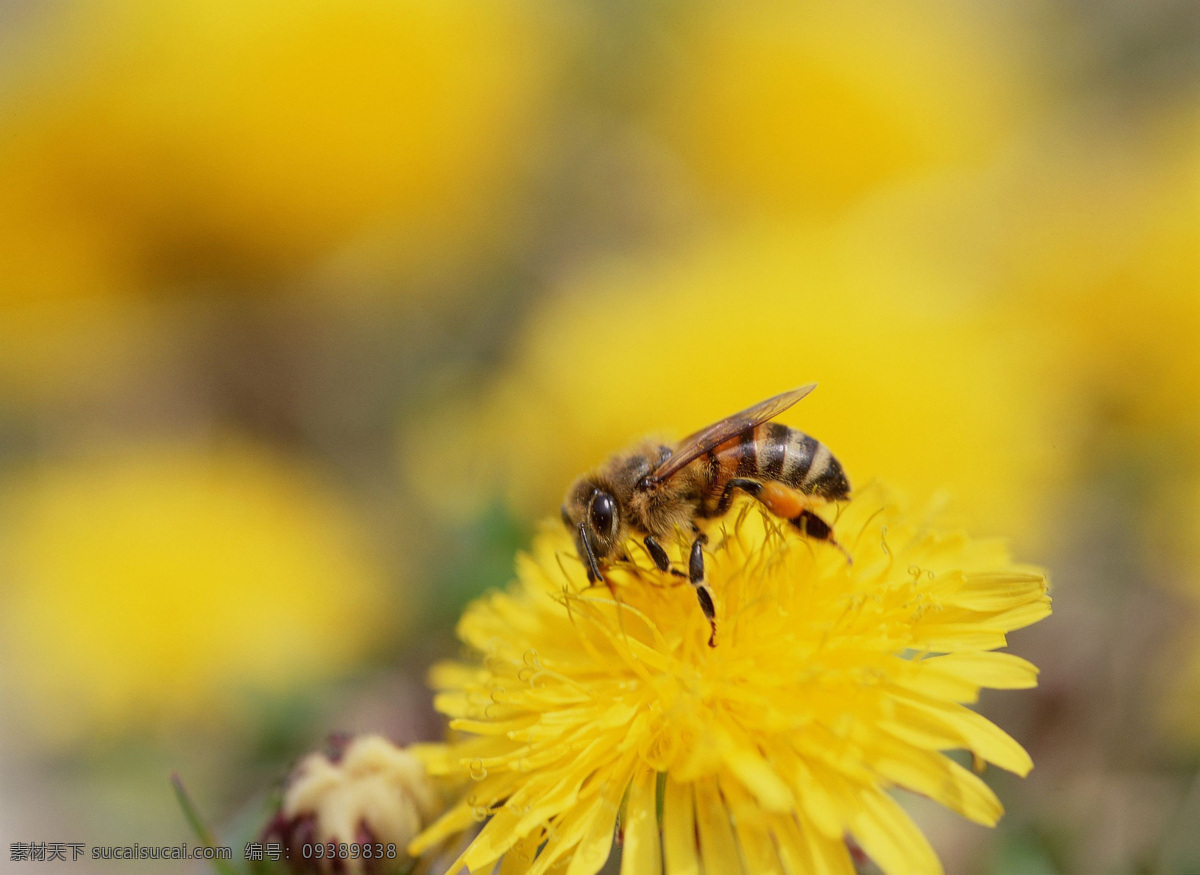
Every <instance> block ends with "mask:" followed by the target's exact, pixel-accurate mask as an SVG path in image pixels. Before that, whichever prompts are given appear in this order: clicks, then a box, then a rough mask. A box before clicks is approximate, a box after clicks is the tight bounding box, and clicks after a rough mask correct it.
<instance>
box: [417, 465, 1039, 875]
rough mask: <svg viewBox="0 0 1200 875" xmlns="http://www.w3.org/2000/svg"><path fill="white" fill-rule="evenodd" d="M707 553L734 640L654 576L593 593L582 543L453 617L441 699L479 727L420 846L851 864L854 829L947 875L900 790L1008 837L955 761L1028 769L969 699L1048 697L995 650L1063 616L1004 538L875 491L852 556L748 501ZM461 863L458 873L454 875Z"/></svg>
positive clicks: (988, 795)
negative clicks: (455, 797) (982, 536)
mask: <svg viewBox="0 0 1200 875" xmlns="http://www.w3.org/2000/svg"><path fill="white" fill-rule="evenodd" d="M726 520H727V521H726V523H725V524H724V525H722V526H721V527H720V529H719V530H718V531H714V532H713V533H712V534H713V538H712V549H711V555H710V556H709V557H708V558H707V566H706V567H707V568H708V573H709V580H710V582H711V584H712V586H713V588H714V591H715V594H716V599H717V617H718V623H719V624H720V627H721V640H720V642H719V644H718V646H717V647H716V648H711V647H709V646H708V625H707V622H706V621H705V619H704V617H703V616H702V614H701V611H700V610H699V608H698V606H697V604H696V599H695V596H694V595H693V593H692V591H691V589H690V587H688V586H686V585H683V586H679V585H676V581H677V578H673V577H671V576H670V575H667V574H662V573H659V572H657V571H655V570H653V566H652V565H650V564H649V563H648V562H646V564H644V565H643V564H639V565H637V566H634V567H627V568H623V569H622V568H614V569H612V570H611V572H610V573H611V577H612V579H613V582H614V584H615V594H616V597H615V598H614V595H613V594H610V592H609V591H608V590H607V589H605V588H604V587H593V588H588V586H587V582H586V577H585V572H584V569H583V568H582V567H581V565H580V563H579V562H578V561H577V560H576V559H575V558H574V552H573V547H572V544H571V541H570V538H569V537H568V536H567V535H566V533H564V532H553V533H547V534H545V535H543V536H542V537H541V538H540V539H539V540H538V541H537V542H536V545H535V548H534V551H533V553H532V555H527V556H522V557H521V558H520V560H519V562H518V578H519V579H518V582H517V583H516V584H515V585H514V586H513V587H512V588H510V589H509V590H508V591H507V592H501V593H493V594H491V595H489V596H486V597H484V598H483V599H480V600H479V601H477V602H476V603H475V604H473V605H472V606H471V607H470V608H469V609H468V610H467V612H466V614H465V615H464V617H463V618H462V621H461V623H460V625H459V635H460V637H461V638H462V639H463V640H464V641H465V642H466V643H467V644H469V645H470V646H471V647H473V648H474V649H475V650H476V651H478V653H479V654H480V659H478V660H476V661H473V662H469V663H452V664H446V665H442V666H439V667H438V668H437V669H435V671H434V674H433V683H434V685H435V686H436V687H437V688H438V689H439V690H440V693H439V694H438V696H437V700H436V703H437V706H438V708H439V709H440V710H442V711H443V712H444V713H445V714H447V715H449V716H450V717H451V718H452V720H451V724H450V725H451V727H452V728H453V729H455V730H458V731H461V732H463V733H468V735H466V736H465V737H464V739H463V740H461V741H455V742H453V743H452V744H450V745H449V746H448V748H447V749H446V750H445V751H444V752H443V753H442V755H441V756H440V757H437V758H433V759H431V760H430V768H431V769H432V770H433V771H434V772H435V773H456V774H462V775H468V774H469V776H470V778H471V779H472V781H471V783H470V785H469V786H468V788H467V791H466V793H465V795H464V796H463V797H462V798H461V799H460V800H459V801H458V802H457V804H456V805H454V806H453V807H452V808H450V809H449V810H448V811H447V813H446V814H445V815H444V816H443V817H442V818H441V819H440V820H439V821H438V822H437V823H436V824H435V825H433V826H432V827H431V828H430V829H428V830H427V831H426V832H424V833H423V834H422V835H421V836H420V837H419V838H418V839H417V840H416V841H415V842H414V843H413V845H411V846H410V851H414V852H419V851H420V850H421V849H423V848H425V847H427V846H430V845H431V844H433V843H435V842H437V841H439V840H441V839H443V838H444V837H446V836H447V835H451V834H453V833H455V832H456V831H459V830H462V829H464V828H466V827H468V826H469V825H471V823H472V822H473V821H474V820H485V819H486V820H487V823H486V825H485V826H484V827H483V828H482V830H481V831H480V832H479V834H478V835H477V836H476V837H475V839H474V840H473V841H472V843H471V844H470V846H469V847H468V848H467V849H466V850H465V852H464V853H463V854H462V856H461V859H460V861H459V862H460V863H461V864H462V865H465V866H467V867H468V868H469V869H470V870H471V871H473V872H478V871H488V870H489V867H491V866H492V865H493V864H495V863H496V862H497V861H498V860H502V861H503V864H502V867H501V871H502V872H529V873H531V875H536V873H540V872H558V871H566V872H568V873H570V875H580V873H593V872H596V871H597V870H598V869H600V867H601V866H602V865H604V863H605V861H606V860H607V858H608V857H609V854H610V852H611V845H612V837H613V833H614V829H615V828H616V827H617V824H618V822H619V823H620V829H621V831H622V833H623V859H622V869H621V871H622V872H623V873H638V875H642V873H653V872H660V871H665V872H667V873H683V872H698V871H701V870H700V868H699V867H700V865H701V864H703V870H704V871H707V872H720V873H738V872H749V873H755V875H758V873H767V872H827V871H828V872H852V871H853V866H852V864H851V858H850V852H849V851H848V849H847V844H846V838H847V837H850V838H852V839H853V841H855V842H856V843H857V844H858V845H859V846H860V847H861V848H862V849H863V850H864V851H865V852H866V853H867V854H868V855H870V856H871V857H872V858H873V859H874V860H875V861H876V862H877V863H878V864H879V866H880V867H881V868H882V869H883V870H884V871H885V872H888V873H903V872H915V873H928V872H935V871H938V870H939V868H940V866H939V863H938V859H937V857H936V855H935V853H934V851H933V849H932V848H931V847H930V845H929V843H928V842H927V840H926V839H925V837H924V836H923V834H922V833H921V832H920V830H919V829H918V828H917V827H916V826H915V825H914V824H913V822H912V821H911V820H910V819H909V817H908V816H907V815H906V814H905V813H904V810H903V809H902V808H901V806H900V805H899V804H898V803H897V802H896V800H895V799H893V798H892V796H891V794H890V792H889V791H890V790H891V789H892V788H895V787H900V788H905V789H907V790H911V791H913V792H916V793H921V794H924V795H925V796H928V797H930V798H931V799H934V800H936V801H938V802H940V803H941V804H943V805H945V806H947V807H948V808H951V809H953V810H954V811H956V812H958V813H959V814H961V815H963V816H964V817H966V818H968V819H970V820H973V821H975V822H977V823H981V824H986V825H992V824H994V823H996V821H997V819H998V818H999V817H1000V815H1001V811H1002V809H1001V805H1000V803H999V801H998V800H997V798H996V796H995V795H994V794H993V793H992V791H991V790H990V789H989V788H988V787H987V785H986V784H985V783H984V782H983V781H982V780H981V779H980V778H979V777H977V776H976V775H975V774H973V773H972V772H971V771H970V770H968V769H966V768H963V767H962V766H960V765H958V764H957V763H956V762H954V761H953V760H952V759H951V758H949V757H948V756H946V755H945V754H944V753H943V751H946V750H949V749H963V750H966V751H969V752H971V754H972V755H973V756H974V757H975V758H976V759H977V760H982V761H986V762H990V763H993V764H995V765H998V766H1000V767H1002V768H1004V769H1007V770H1009V771H1011V772H1015V773H1017V774H1019V775H1024V774H1026V773H1027V772H1028V771H1029V769H1030V768H1031V767H1032V762H1031V761H1030V758H1029V756H1028V754H1026V752H1025V751H1024V750H1023V749H1022V748H1021V746H1020V745H1019V744H1018V743H1017V742H1016V741H1014V740H1013V739H1012V738H1010V737H1009V736H1008V735H1006V734H1005V733H1004V732H1003V731H1002V730H1000V729H999V728H997V727H996V726H995V725H993V724H992V723H990V722H989V721H988V720H986V719H985V718H984V717H982V716H980V715H979V714H978V713H977V712H975V711H973V710H971V709H970V708H968V707H966V704H964V703H970V702H973V701H975V699H976V697H977V695H978V692H979V690H980V688H981V687H991V688H999V689H1016V688H1027V687H1032V686H1034V685H1035V684H1036V678H1037V669H1036V668H1035V667H1034V666H1033V665H1032V664H1030V663H1028V662H1026V661H1025V660H1022V659H1020V658H1019V657H1016V656H1013V655H1009V654H1004V653H997V652H995V651H997V650H998V649H999V648H1001V647H1003V646H1004V645H1005V643H1006V641H1005V633H1006V632H1008V631H1010V630H1012V629H1017V628H1020V627H1022V626H1027V625H1029V624H1031V623H1035V622H1037V621H1038V620H1040V619H1042V618H1044V617H1045V616H1047V615H1048V614H1049V613H1050V600H1049V598H1048V597H1047V595H1046V582H1045V578H1044V576H1043V575H1042V574H1041V573H1040V572H1039V571H1037V570H1036V569H1033V568H1028V567H1024V566H1019V565H1015V564H1013V562H1012V561H1011V560H1010V558H1009V556H1008V554H1007V551H1006V549H1005V547H1004V546H1003V545H1002V544H1001V543H999V542H998V541H995V540H970V539H968V538H967V537H966V536H964V535H961V534H948V533H940V532H938V531H935V530H932V529H929V528H927V527H926V525H925V523H923V522H918V521H916V520H915V519H914V518H913V517H912V516H910V515H906V514H905V513H904V512H903V510H902V509H901V508H900V507H899V506H897V505H896V504H895V503H894V502H892V501H891V500H890V499H889V498H888V496H887V495H886V494H885V492H884V491H883V490H882V489H881V488H879V487H868V488H866V489H864V490H863V491H862V492H861V494H860V495H859V496H858V497H857V498H856V499H855V500H853V501H852V502H850V503H849V504H848V505H846V506H845V507H844V508H843V511H842V513H841V515H840V517H839V519H838V522H837V531H838V535H839V537H840V539H841V540H842V542H843V543H844V544H845V545H846V547H847V548H848V549H849V550H850V552H851V554H852V556H853V563H852V564H851V563H848V562H847V560H846V557H845V556H843V555H842V554H841V553H840V552H838V550H836V549H834V548H832V547H830V546H829V545H827V544H823V543H813V542H809V541H806V540H804V539H802V538H801V537H800V536H798V535H796V534H795V533H792V532H790V531H789V532H784V531H782V530H781V528H780V526H779V525H778V524H777V523H776V522H775V521H774V520H773V518H769V517H767V516H765V515H763V514H760V513H758V512H754V511H752V510H750V509H749V508H748V506H747V507H746V508H744V509H743V510H742V512H741V513H740V514H739V515H738V516H736V517H727V518H726ZM452 871H453V870H452Z"/></svg>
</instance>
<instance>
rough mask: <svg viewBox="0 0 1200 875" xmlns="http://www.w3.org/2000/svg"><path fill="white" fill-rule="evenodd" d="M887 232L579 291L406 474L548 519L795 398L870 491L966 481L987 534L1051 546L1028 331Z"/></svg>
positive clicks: (451, 419)
mask: <svg viewBox="0 0 1200 875" xmlns="http://www.w3.org/2000/svg"><path fill="white" fill-rule="evenodd" d="M882 249H883V246H882V244H881V243H880V242H879V241H878V239H877V238H876V237H875V236H873V234H866V235H860V234H859V232H858V231H857V230H855V229H847V228H842V229H841V230H838V231H836V232H831V233H830V234H823V233H818V232H815V231H812V230H804V231H802V230H797V229H790V228H784V229H780V228H776V229H773V230H764V229H759V228H751V229H749V230H748V231H747V232H746V233H744V234H741V235H739V236H737V237H726V238H723V239H721V240H702V241H700V242H699V243H698V244H697V245H695V246H692V247H689V248H686V249H684V250H682V251H679V252H676V253H674V254H672V255H671V256H667V257H663V258H660V259H658V260H655V261H648V262H643V263H626V264H621V263H615V264H609V265H605V266H601V267H598V268H596V269H595V270H593V271H592V272H591V273H590V274H589V275H586V276H583V277H582V278H580V279H578V280H577V281H575V282H573V283H570V284H568V285H567V286H566V287H565V288H564V289H563V290H562V293H561V294H560V295H559V296H558V297H557V298H555V299H553V300H551V301H549V302H548V303H547V304H546V305H545V306H544V307H543V308H542V309H541V311H540V312H539V313H538V314H537V315H536V318H535V320H534V322H533V324H532V325H531V326H530V327H529V329H528V331H527V332H526V334H525V336H524V337H522V338H520V339H519V345H518V346H517V356H516V360H515V362H514V363H513V364H512V365H511V366H510V367H509V368H508V369H507V370H506V371H505V372H502V373H501V374H500V376H499V377H498V378H497V379H496V380H495V381H494V382H493V384H492V385H490V386H486V387H485V388H484V389H483V390H482V391H481V392H480V394H479V398H478V400H477V401H476V402H475V403H473V404H466V405H463V406H462V407H461V408H457V409H449V410H446V411H441V412H435V413H431V414H430V415H429V416H428V417H427V418H426V419H425V421H423V422H420V423H416V424H409V425H408V426H407V428H408V431H407V433H406V435H405V437H404V439H403V446H404V449H403V451H402V453H401V457H402V459H403V462H404V464H405V465H407V472H408V475H409V476H410V478H411V480H412V482H413V483H414V484H416V486H417V488H418V489H419V490H420V491H421V492H422V494H424V495H425V496H426V498H427V501H428V503H429V506H431V507H441V508H443V509H444V510H445V511H446V512H448V513H464V512H467V511H470V510H472V509H473V508H476V507H478V506H479V505H480V504H482V503H483V502H484V501H485V500H486V499H487V498H489V497H491V496H493V495H495V494H497V493H500V494H501V495H503V496H504V497H505V498H507V499H508V500H509V501H510V502H511V503H512V505H513V506H515V507H516V508H517V509H518V510H519V511H520V512H521V513H523V514H525V515H527V516H529V517H536V516H538V515H540V514H542V513H544V512H545V510H546V509H547V508H549V507H557V506H558V504H559V502H560V501H561V499H562V493H563V492H564V490H565V489H566V486H567V484H569V483H570V481H571V480H572V478H573V477H574V476H575V475H577V474H579V473H580V472H582V471H583V470H585V469H586V468H588V467H591V466H593V465H595V464H597V463H599V462H600V461H601V460H602V459H604V458H606V457H607V456H608V455H609V454H610V453H612V452H614V451H616V450H619V449H621V448H622V446H623V445H624V444H626V443H628V442H629V441H630V440H632V439H635V438H637V437H640V436H642V435H644V434H646V433H647V432H649V431H652V430H654V429H658V428H670V429H673V430H675V437H680V436H682V435H683V434H685V433H687V432H689V431H691V430H694V429H697V428H699V427H701V426H703V425H706V424H708V423H710V422H714V421H716V420H718V419H720V418H721V417H723V416H726V415H728V414H729V413H732V412H733V411H736V410H741V409H743V408H745V407H747V406H749V405H750V404H752V403H754V402H756V401H759V400H761V399H763V398H767V397H769V396H771V395H773V394H776V393H777V392H779V391H782V390H784V389H788V388H791V387H793V386H796V385H800V384H802V383H807V382H810V381H815V382H818V383H819V384H820V385H819V388H818V389H817V390H816V392H814V393H813V394H812V395H811V396H810V397H809V398H806V399H805V400H804V402H803V403H802V404H800V405H799V406H797V407H796V408H794V409H793V410H791V411H788V412H787V413H786V414H784V416H783V417H782V421H784V422H785V423H786V424H788V425H793V426H796V427H799V428H802V429H803V430H804V431H806V432H808V433H809V434H812V435H813V436H814V437H816V438H818V439H819V440H821V441H822V442H824V443H825V444H827V445H828V446H829V447H830V449H831V450H832V451H833V452H834V453H835V454H836V455H837V457H838V458H839V459H840V460H841V461H842V462H843V464H845V465H846V467H847V469H848V470H850V471H854V472H855V481H854V482H855V485H856V486H859V485H862V484H864V483H866V482H867V481H869V480H870V479H871V478H872V477H875V476H877V475H878V473H879V472H883V471H888V472H889V474H888V476H889V479H890V480H891V481H892V482H894V483H896V484H897V485H898V486H900V487H902V488H904V489H907V490H909V491H910V492H911V493H912V494H914V495H922V496H928V495H930V494H931V493H932V492H934V491H935V490H938V489H940V488H941V486H942V484H945V483H953V484H955V489H956V490H957V492H956V495H955V498H956V506H959V505H961V506H962V508H963V511H964V513H966V514H968V516H969V518H970V520H971V521H973V522H978V523H979V524H981V525H985V526H988V527H993V528H996V529H1002V530H1004V531H1008V532H1011V533H1013V534H1014V535H1016V534H1026V533H1029V532H1030V531H1031V530H1036V527H1037V524H1038V519H1039V518H1038V515H1037V514H1038V513H1039V512H1040V506H1039V503H1038V499H1039V497H1040V496H1043V495H1044V494H1045V493H1046V491H1047V490H1048V489H1049V488H1050V487H1051V486H1052V485H1053V483H1054V482H1055V478H1056V477H1057V476H1059V467H1058V466H1057V463H1056V459H1055V455H1054V453H1055V452H1056V449H1057V448H1058V447H1059V446H1060V445H1059V444H1058V443H1056V442H1055V441H1054V440H1052V439H1051V437H1050V435H1051V428H1052V426H1051V419H1052V411H1051V410H1050V407H1051V405H1050V403H1049V401H1048V396H1047V392H1048V384H1049V383H1052V381H1050V380H1048V379H1047V378H1046V375H1045V373H1044V370H1043V368H1042V363H1043V360H1044V356H1043V353H1042V351H1041V350H1040V349H1038V348H1037V347H1035V346H1033V345H1032V344H1031V343H1030V341H1029V338H1028V337H1027V336H1026V335H1025V334H1024V333H1023V328H1022V326H1021V325H1019V324H1015V325H1014V324H1011V323H1001V322H1000V321H999V320H997V319H996V318H995V315H994V312H993V311H992V310H991V309H989V305H988V304H987V302H986V301H984V300H982V299H981V298H980V297H978V296H975V297H972V296H970V295H969V294H968V293H967V292H968V290H964V289H963V288H961V287H960V286H958V285H956V284H954V283H952V282H950V281H949V280H948V279H947V277H946V276H944V275H943V274H941V273H940V265H939V264H938V262H937V261H936V260H934V259H929V258H914V257H911V256H910V257H908V259H907V260H906V261H902V260H900V259H899V258H892V257H886V258H885V257H883V256H882V255H881V254H880V253H881V251H882Z"/></svg>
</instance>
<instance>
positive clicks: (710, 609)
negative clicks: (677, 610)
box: [688, 533, 717, 647]
mask: <svg viewBox="0 0 1200 875" xmlns="http://www.w3.org/2000/svg"><path fill="white" fill-rule="evenodd" d="M707 543H708V536H707V535H705V534H703V533H701V534H699V535H697V536H696V540H694V541H692V552H691V555H690V556H689V557H688V582H689V583H691V585H692V586H693V587H695V588H696V598H697V599H699V600H700V610H702V611H704V616H705V617H706V618H707V619H708V624H709V625H710V626H712V634H711V635H710V636H709V637H708V646H709V647H716V646H717V608H716V606H715V605H714V604H713V597H712V590H711V589H709V588H708V582H707V581H705V579H704V545H705V544H707Z"/></svg>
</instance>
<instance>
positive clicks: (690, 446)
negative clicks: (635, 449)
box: [649, 383, 817, 483]
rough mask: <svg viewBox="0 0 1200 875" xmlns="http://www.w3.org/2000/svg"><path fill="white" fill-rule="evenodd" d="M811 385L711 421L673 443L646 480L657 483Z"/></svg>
mask: <svg viewBox="0 0 1200 875" xmlns="http://www.w3.org/2000/svg"><path fill="white" fill-rule="evenodd" d="M815 388H817V384H816V383H809V384H808V385H807V386H801V387H800V388H799V389H792V390H791V391H790V392H783V393H782V394H779V395H776V396H775V397H774V398H768V399H767V400H766V401H760V402H759V403H758V404H755V405H754V406H753V407H747V408H746V409H745V410H743V411H741V412H740V413H735V414H733V415H732V416H727V417H725V418H724V419H722V420H721V421H720V422H716V423H713V424H712V425H710V426H709V427H708V428H703V429H701V430H700V431H698V432H696V433H695V434H690V435H688V436H687V437H685V438H684V439H683V440H681V441H680V442H679V443H678V444H677V445H676V446H675V450H674V452H673V453H672V454H671V457H670V458H669V459H667V460H666V461H665V462H663V463H662V464H661V465H659V466H658V467H657V468H655V469H654V471H652V472H651V474H650V478H649V479H650V480H651V481H653V482H659V483H661V482H662V481H663V480H666V479H667V478H668V477H671V476H673V475H674V474H676V473H678V472H679V471H680V470H681V469H682V468H683V467H684V466H685V465H687V464H688V463H689V462H691V461H693V460H695V459H696V458H698V457H699V456H702V455H704V454H705V453H707V452H708V451H709V450H711V449H712V448H713V447H715V446H719V445H720V444H723V443H725V441H727V440H729V439H730V438H734V437H737V436H738V435H740V434H741V433H742V432H744V431H748V430H750V429H752V428H754V427H755V426H756V425H761V424H762V423H764V422H766V421H767V420H769V419H774V418H775V417H776V416H778V415H779V414H781V413H783V411H785V410H787V409H788V408H789V407H791V406H792V405H793V404H795V403H796V402H797V401H799V400H800V399H801V398H803V397H804V396H805V395H807V394H808V393H809V392H811V391H812V390H813V389H815Z"/></svg>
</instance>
